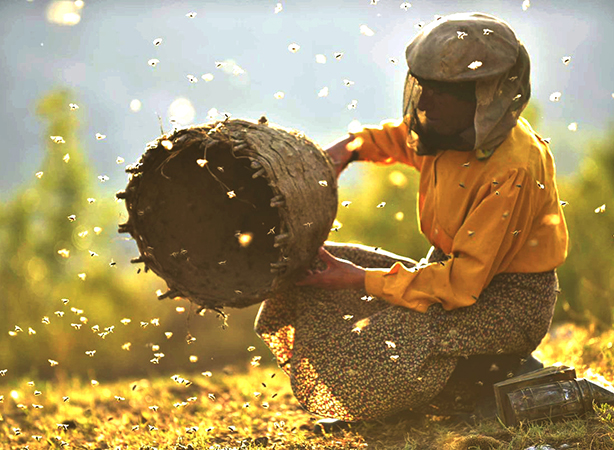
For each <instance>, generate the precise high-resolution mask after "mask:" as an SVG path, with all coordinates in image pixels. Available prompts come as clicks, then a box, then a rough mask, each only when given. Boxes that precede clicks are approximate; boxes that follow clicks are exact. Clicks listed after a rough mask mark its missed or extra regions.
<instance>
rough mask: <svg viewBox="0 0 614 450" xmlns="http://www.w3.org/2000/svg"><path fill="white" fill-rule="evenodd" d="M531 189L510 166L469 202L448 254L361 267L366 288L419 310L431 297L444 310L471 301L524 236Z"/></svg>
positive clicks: (506, 262) (529, 181) (526, 176)
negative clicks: (411, 263) (441, 258)
mask: <svg viewBox="0 0 614 450" xmlns="http://www.w3.org/2000/svg"><path fill="white" fill-rule="evenodd" d="M485 189H486V187H485ZM536 190H537V185H536V183H535V182H534V181H533V180H532V177H531V176H530V175H529V174H528V173H527V172H526V171H524V170H523V169H517V170H514V171H512V172H511V173H510V176H509V178H508V179H507V180H506V181H505V182H504V183H502V184H501V185H500V186H499V189H498V190H496V191H495V190H494V188H493V189H490V192H487V193H486V194H485V195H484V196H482V199H481V201H479V203H478V204H477V205H474V206H473V207H472V209H471V211H470V212H469V215H468V216H467V218H466V220H465V221H464V223H463V225H462V226H461V228H460V229H459V230H458V232H457V233H456V235H455V236H454V238H453V242H452V257H451V259H449V260H448V261H445V262H443V263H434V264H433V263H432V264H427V265H423V266H422V267H416V268H407V267H405V266H403V265H402V264H401V263H396V264H395V265H394V266H393V267H392V268H390V269H367V273H366V278H365V287H366V290H367V292H369V294H371V295H375V296H377V297H380V298H383V299H385V300H386V301H388V302H389V303H392V304H395V305H401V306H405V307H407V308H411V309H414V310H417V311H420V312H425V311H426V310H427V308H428V307H429V306H430V305H432V304H434V303H441V304H442V305H443V308H444V309H446V310H452V309H456V308H461V307H464V306H469V305H471V304H473V303H475V302H476V301H477V299H478V297H479V296H480V294H481V293H482V290H483V289H484V288H485V287H486V286H487V285H488V283H490V281H491V280H492V278H493V276H494V275H495V274H497V273H501V272H503V271H505V269H506V267H507V266H508V265H509V264H510V262H511V260H512V259H513V257H514V255H515V254H516V253H517V252H518V251H519V250H520V248H521V247H522V245H523V244H524V242H525V241H526V237H527V235H528V234H529V231H530V227H531V223H532V220H533V216H534V209H535V205H534V203H535V198H534V196H535V195H536Z"/></svg>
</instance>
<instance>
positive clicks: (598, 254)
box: [556, 139, 614, 328]
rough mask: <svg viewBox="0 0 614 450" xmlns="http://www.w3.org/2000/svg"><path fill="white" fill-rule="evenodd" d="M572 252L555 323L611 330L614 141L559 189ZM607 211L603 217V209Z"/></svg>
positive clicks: (563, 269) (564, 269) (613, 304)
mask: <svg viewBox="0 0 614 450" xmlns="http://www.w3.org/2000/svg"><path fill="white" fill-rule="evenodd" d="M559 191H560V195H561V199H562V200H564V201H567V202H568V203H569V204H568V205H567V206H566V207H565V210H564V211H565V218H566V221H567V225H568V227H569V237H570V247H569V256H568V258H567V261H566V262H565V264H564V265H563V266H562V267H561V268H560V269H559V279H560V285H561V296H560V301H559V304H558V307H557V316H556V317H557V318H558V319H561V320H572V321H575V322H579V323H596V324H597V325H598V326H600V327H601V328H605V327H609V326H611V325H612V310H613V309H614V297H613V296H612V292H614V258H612V252H613V251H614V236H613V233H614V215H613V214H612V212H611V210H608V209H607V207H608V206H611V205H612V203H611V202H612V200H613V199H614V147H613V146H612V139H608V140H607V141H605V142H602V143H599V144H597V145H594V146H593V149H592V152H591V153H590V155H589V156H588V157H586V158H585V159H584V160H583V162H582V164H581V166H580V168H579V171H578V172H577V173H576V174H574V175H573V176H571V177H569V178H566V179H563V180H561V182H560V183H559ZM604 204H605V205H606V209H605V210H604V211H603V212H596V211H601V209H600V207H601V205H604Z"/></svg>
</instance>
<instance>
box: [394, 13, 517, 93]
mask: <svg viewBox="0 0 614 450" xmlns="http://www.w3.org/2000/svg"><path fill="white" fill-rule="evenodd" d="M519 49H520V43H519V41H518V38H517V37H516V34H515V33H514V31H513V30H512V28H511V27H510V26H509V25H508V24H507V23H506V22H504V21H502V20H500V19H497V18H496V17H493V16H490V15H487V14H482V13H460V14H452V15H449V16H444V17H442V18H440V19H438V20H436V21H434V22H432V23H430V24H428V25H427V26H425V27H424V28H423V29H422V30H421V32H420V33H419V34H418V35H417V36H416V37H415V38H414V39H413V40H412V41H411V42H410V44H409V45H408V46H407V49H406V50H405V55H406V57H407V64H408V66H409V70H410V72H411V73H412V74H414V75H416V76H418V77H421V78H425V79H429V80H436V81H446V82H461V81H474V80H479V79H484V78H489V77H495V76H498V75H501V74H504V73H506V72H507V71H509V70H510V69H511V68H512V67H513V66H514V64H515V63H516V60H517V58H518V52H519Z"/></svg>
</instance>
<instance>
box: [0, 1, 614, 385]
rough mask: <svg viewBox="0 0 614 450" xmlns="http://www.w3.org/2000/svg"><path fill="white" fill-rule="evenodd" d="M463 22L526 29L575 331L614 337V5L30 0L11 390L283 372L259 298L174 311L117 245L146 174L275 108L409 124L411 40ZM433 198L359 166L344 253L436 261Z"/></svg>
mask: <svg viewBox="0 0 614 450" xmlns="http://www.w3.org/2000/svg"><path fill="white" fill-rule="evenodd" d="M463 11H480V12H485V13H489V14H493V15H495V16H498V17H500V18H502V19H504V20H506V21H508V22H509V23H510V24H511V25H512V27H513V28H514V29H515V30H516V32H517V34H518V36H519V37H520V38H521V40H522V41H523V42H524V43H525V45H526V46H527V48H528V50H529V53H530V55H531V58H532V82H533V98H532V100H531V103H530V106H529V108H528V109H527V110H526V112H525V114H524V115H525V117H526V118H527V119H528V120H529V121H530V122H531V123H532V124H533V126H534V128H535V129H536V130H537V131H538V132H539V133H540V134H541V135H542V136H543V137H548V138H550V139H551V149H552V151H553V153H554V155H555V158H556V161H557V168H558V183H559V187H560V194H561V199H562V200H565V201H567V202H568V205H567V206H566V207H565V213H566V219H567V221H568V224H569V228H570V234H571V248H570V253H569V258H568V260H567V262H566V263H565V265H564V266H563V267H561V268H560V270H559V277H560V283H561V295H560V298H559V302H558V306H557V311H556V317H555V320H556V321H573V322H576V323H579V324H583V325H590V326H594V327H597V328H601V329H605V328H609V327H611V325H612V311H613V308H614V296H613V295H612V293H613V292H614V291H613V287H614V286H613V284H614V258H613V257H612V253H613V250H614V235H613V233H614V216H613V214H612V211H611V210H610V209H608V208H609V207H610V206H612V207H614V205H612V203H614V202H613V200H614V143H613V142H612V139H613V138H614V133H613V132H612V130H611V126H612V118H613V113H614V81H613V80H614V78H612V74H613V73H614V58H613V56H614V50H613V49H612V42H614V27H612V26H611V18H612V17H613V16H614V4H613V3H612V2H611V1H610V0H594V1H591V2H577V1H567V0H533V1H531V2H529V0H481V1H469V0H456V1H451V0H428V1H427V0H415V1H412V2H402V1H400V0H379V1H376V0H352V1H349V0H333V1H330V0H329V1H324V0H310V1H300V2H299V1H283V0H282V1H281V2H276V1H261V0H228V1H224V2H212V1H202V0H201V1H174V2H168V1H163V0H149V1H144V0H122V1H119V0H117V1H115V0H105V1H98V2H94V1H81V0H77V1H42V0H33V1H27V0H18V1H13V2H0V39H1V42H2V49H1V52H0V55H1V57H0V73H2V83H1V84H0V98H1V99H2V103H3V108H1V109H0V133H1V134H2V144H1V145H0V156H1V157H2V161H3V162H4V163H3V164H2V165H0V256H1V258H0V296H1V297H0V371H2V370H4V369H6V370H8V372H6V375H7V378H0V383H2V382H3V381H8V380H9V379H11V378H13V377H18V376H30V377H33V378H66V377H72V376H78V377H82V378H96V379H100V380H105V379H114V378H118V377H135V376H152V375H156V374H172V373H178V372H186V371H192V372H206V371H217V370H223V369H224V368H226V370H228V369H229V367H230V368H234V369H237V370H241V369H243V368H247V367H249V365H250V364H251V363H253V364H257V359H258V358H256V359H254V357H255V356H261V357H262V359H261V362H262V363H263V364H271V363H272V362H271V356H270V354H269V353H268V351H267V350H266V348H265V347H264V346H263V345H262V344H261V343H260V342H259V339H258V337H257V336H256V335H255V334H254V332H253V330H252V327H253V320H254V316H255V314H256V312H257V309H258V306H257V305H256V306H254V307H251V308H247V309H244V310H228V311H227V312H228V313H229V320H228V327H226V328H223V327H222V324H223V322H222V321H221V320H219V318H218V317H216V314H215V313H207V314H205V315H204V317H203V316H199V315H197V314H196V313H195V310H194V309H192V308H191V306H190V304H189V302H187V301H185V300H178V301H171V300H166V301H163V302H158V301H157V299H156V291H158V290H162V291H165V290H166V286H165V284H164V283H163V282H162V281H161V280H159V279H158V278H157V277H156V276H155V275H153V274H152V273H151V272H150V273H147V274H145V273H143V272H140V271H139V270H138V268H137V267H135V266H134V265H131V264H130V263H129V260H130V258H133V257H135V256H137V255H138V251H137V248H136V244H135V243H134V242H133V241H132V240H129V239H126V237H125V235H118V234H117V224H118V223H122V222H124V221H125V219H126V216H127V215H126V212H125V208H124V205H123V202H117V201H116V200H115V197H114V193H115V192H116V191H118V190H122V189H123V188H124V187H125V185H126V183H127V175H126V174H125V173H124V168H125V166H126V165H127V164H130V163H134V162H136V161H137V160H138V158H139V156H140V155H141V153H142V152H143V151H144V149H145V144H146V143H147V142H149V141H151V140H153V139H154V138H156V137H157V136H158V135H160V133H161V128H162V130H163V131H164V132H168V131H170V130H172V129H173V127H174V126H182V125H189V124H197V123H202V122H207V121H211V120H219V119H223V118H224V114H229V115H230V116H231V117H233V118H251V119H257V118H258V117H260V116H261V115H263V114H264V115H266V116H267V117H268V119H269V121H270V122H273V123H276V124H279V125H282V126H284V127H291V128H296V129H299V130H301V131H304V132H305V133H306V135H307V136H308V137H310V138H311V139H313V140H315V141H316V142H317V143H319V144H320V145H321V146H323V147H324V146H326V144H327V143H329V142H331V141H332V140H334V139H337V138H339V137H342V136H343V135H344V134H345V133H346V132H347V131H348V130H352V129H356V128H359V127H360V126H361V124H362V125H365V124H377V123H379V122H380V121H382V120H386V119H391V118H397V117H398V116H400V110H401V98H402V90H403V80H404V77H405V72H406V63H405V59H404V49H405V46H406V45H407V43H408V42H409V41H410V40H411V39H412V38H413V36H415V34H416V33H417V32H418V30H419V29H420V27H421V26H422V25H423V24H424V23H428V22H430V21H432V20H433V19H434V18H435V17H436V16H437V15H445V14H450V13H454V12H463ZM416 184H417V175H416V173H414V172H412V170H411V169H408V168H405V167H402V166H398V165H396V166H392V167H386V168H383V167H375V166H374V165H368V164H354V165H353V166H352V167H350V168H349V169H348V170H347V171H346V172H344V174H343V175H342V176H341V178H340V196H339V200H340V202H342V201H350V202H351V204H350V205H349V206H348V207H343V206H341V205H340V207H339V214H338V218H337V223H336V226H335V230H336V231H332V232H331V236H330V239H331V240H335V241H339V242H360V243H364V244H367V245H373V246H377V247H381V248H384V249H387V250H389V251H393V252H396V253H399V254H402V255H405V256H409V257H412V258H414V259H419V258H420V257H422V256H423V255H424V254H425V252H426V251H427V249H428V244H427V242H426V240H425V239H424V238H423V237H422V236H421V235H420V234H419V232H418V226H417V219H416V213H415V209H416V204H415V192H416ZM380 202H386V206H385V207H384V208H376V205H378V204H379V203H380ZM604 205H605V206H604ZM189 342H191V343H189ZM93 351H95V352H93ZM86 352H87V353H86ZM0 373H1V372H0Z"/></svg>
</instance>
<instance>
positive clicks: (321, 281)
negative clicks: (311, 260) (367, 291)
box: [296, 247, 365, 290]
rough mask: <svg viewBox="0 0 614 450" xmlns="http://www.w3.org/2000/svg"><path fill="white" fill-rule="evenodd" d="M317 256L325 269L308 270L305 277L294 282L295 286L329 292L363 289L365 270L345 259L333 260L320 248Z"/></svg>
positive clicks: (331, 256)
mask: <svg viewBox="0 0 614 450" xmlns="http://www.w3.org/2000/svg"><path fill="white" fill-rule="evenodd" d="M318 256H319V257H320V259H321V260H322V261H323V262H324V263H326V269H324V270H322V271H313V270H308V271H307V276H306V277H305V278H303V279H302V280H300V281H298V282H296V285H297V286H313V287H319V288H322V289H330V290H335V289H364V287H365V269H363V268H362V267H360V266H357V265H355V264H352V263H351V262H349V261H346V260H345V259H338V258H335V257H334V256H333V255H331V254H330V253H329V252H327V251H326V250H325V249H324V247H320V249H319V250H318Z"/></svg>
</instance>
